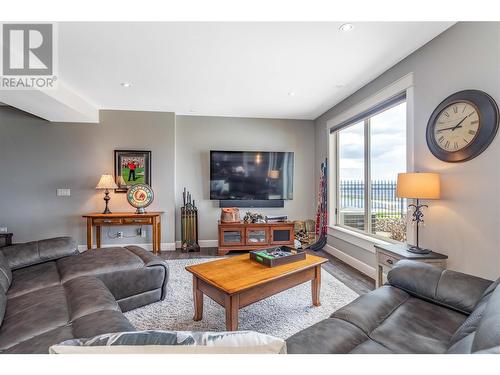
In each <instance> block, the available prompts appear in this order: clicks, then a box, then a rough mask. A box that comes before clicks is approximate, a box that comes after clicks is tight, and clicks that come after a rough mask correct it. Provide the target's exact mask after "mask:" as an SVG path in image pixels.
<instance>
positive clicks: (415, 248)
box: [408, 246, 432, 254]
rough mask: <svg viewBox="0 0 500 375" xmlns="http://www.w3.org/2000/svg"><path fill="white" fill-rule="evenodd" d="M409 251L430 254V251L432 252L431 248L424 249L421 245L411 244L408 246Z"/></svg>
mask: <svg viewBox="0 0 500 375" xmlns="http://www.w3.org/2000/svg"><path fill="white" fill-rule="evenodd" d="M408 251H409V252H410V253H414V254H429V253H432V251H431V250H429V249H423V248H421V247H419V246H410V247H409V248H408Z"/></svg>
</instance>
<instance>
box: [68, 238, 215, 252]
mask: <svg viewBox="0 0 500 375" xmlns="http://www.w3.org/2000/svg"><path fill="white" fill-rule="evenodd" d="M198 243H199V245H200V247H218V246H219V241H217V240H200V241H198ZM134 245H135V246H140V247H142V248H144V249H146V250H148V251H153V244H152V243H117V244H105V245H101V247H115V246H134ZM180 247H181V241H175V243H173V242H162V244H161V250H162V251H175V249H176V248H177V249H178V248H180ZM94 248H95V244H94ZM85 250H87V245H78V251H80V252H82V251H85Z"/></svg>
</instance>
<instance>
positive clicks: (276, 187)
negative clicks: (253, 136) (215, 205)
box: [210, 151, 293, 200]
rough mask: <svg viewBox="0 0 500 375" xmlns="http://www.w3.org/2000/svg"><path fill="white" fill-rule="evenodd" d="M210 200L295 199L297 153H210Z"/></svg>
mask: <svg viewBox="0 0 500 375" xmlns="http://www.w3.org/2000/svg"><path fill="white" fill-rule="evenodd" d="M210 199H214V200H215V199H216V200H231V199H233V200H273V199H293V152H259V151H210Z"/></svg>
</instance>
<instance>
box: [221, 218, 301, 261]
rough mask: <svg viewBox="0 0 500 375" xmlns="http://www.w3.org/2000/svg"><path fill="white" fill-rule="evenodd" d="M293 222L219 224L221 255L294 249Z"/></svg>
mask: <svg viewBox="0 0 500 375" xmlns="http://www.w3.org/2000/svg"><path fill="white" fill-rule="evenodd" d="M294 240H295V231H294V223H293V221H285V222H281V223H253V224H251V223H245V222H243V221H241V222H236V223H221V222H219V251H218V254H219V255H225V254H227V253H228V252H229V251H233V250H236V251H248V250H258V249H265V248H268V247H273V246H281V245H286V246H290V247H293V246H294Z"/></svg>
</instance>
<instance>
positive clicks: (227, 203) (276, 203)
mask: <svg viewBox="0 0 500 375" xmlns="http://www.w3.org/2000/svg"><path fill="white" fill-rule="evenodd" d="M219 207H248V208H253V207H262V208H264V207H285V202H284V201H283V200H282V199H272V200H253V199H252V200H243V199H242V200H221V201H219Z"/></svg>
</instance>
